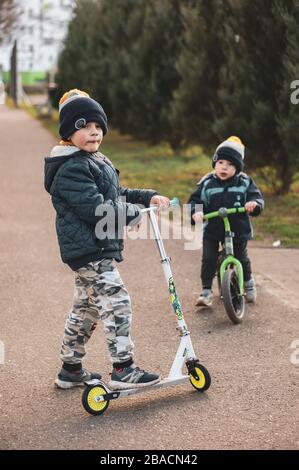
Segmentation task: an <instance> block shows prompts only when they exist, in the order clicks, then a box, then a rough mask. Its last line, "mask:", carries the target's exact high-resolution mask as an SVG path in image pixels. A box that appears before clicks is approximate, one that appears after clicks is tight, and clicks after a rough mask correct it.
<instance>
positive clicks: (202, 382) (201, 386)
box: [189, 363, 211, 392]
mask: <svg viewBox="0 0 299 470" xmlns="http://www.w3.org/2000/svg"><path fill="white" fill-rule="evenodd" d="M189 378H190V383H191V385H192V387H194V388H195V389H196V390H197V391H198V392H205V391H206V390H208V388H209V387H210V385H211V376H210V374H209V372H208V370H207V369H206V368H205V367H204V366H203V365H202V364H199V363H198V364H196V365H195V367H194V369H193V371H192V372H190V374H189Z"/></svg>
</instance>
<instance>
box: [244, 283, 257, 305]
mask: <svg viewBox="0 0 299 470" xmlns="http://www.w3.org/2000/svg"><path fill="white" fill-rule="evenodd" d="M244 288H245V293H246V297H245V298H246V301H247V302H255V301H256V287H255V282H254V279H253V277H251V279H249V281H246V282H244Z"/></svg>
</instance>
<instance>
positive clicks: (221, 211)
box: [203, 207, 246, 220]
mask: <svg viewBox="0 0 299 470" xmlns="http://www.w3.org/2000/svg"><path fill="white" fill-rule="evenodd" d="M244 212H246V209H245V207H231V208H229V209H228V208H227V207H220V209H219V210H218V211H214V212H209V213H208V214H204V216H203V219H204V220H209V219H214V218H215V217H220V218H221V219H224V217H227V216H228V215H231V214H237V213H239V214H240V213H244Z"/></svg>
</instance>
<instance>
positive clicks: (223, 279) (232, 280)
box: [203, 207, 246, 324]
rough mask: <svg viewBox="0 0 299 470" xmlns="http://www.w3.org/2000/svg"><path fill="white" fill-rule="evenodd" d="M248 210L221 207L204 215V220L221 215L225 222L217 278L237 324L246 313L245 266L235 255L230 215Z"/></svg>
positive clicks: (229, 314)
mask: <svg viewBox="0 0 299 470" xmlns="http://www.w3.org/2000/svg"><path fill="white" fill-rule="evenodd" d="M244 212H246V209H245V207H238V208H230V209H227V208H226V207H221V208H220V209H219V210H218V211H215V212H210V213H208V214H205V215H204V216H203V219H204V220H210V219H214V218H215V217H220V218H221V219H222V220H223V223H224V231H225V235H224V237H225V238H224V243H223V245H222V250H221V251H219V257H218V266H217V280H218V288H219V293H220V297H221V299H222V300H223V303H224V308H225V310H226V313H227V315H228V317H229V319H230V320H231V321H232V322H233V323H235V324H237V323H241V322H242V320H243V318H244V314H245V290H244V277H243V267H242V264H241V263H240V261H239V260H237V259H236V258H235V257H234V246H233V237H234V234H233V232H232V231H231V229H230V223H229V219H228V216H229V215H231V214H241V213H244Z"/></svg>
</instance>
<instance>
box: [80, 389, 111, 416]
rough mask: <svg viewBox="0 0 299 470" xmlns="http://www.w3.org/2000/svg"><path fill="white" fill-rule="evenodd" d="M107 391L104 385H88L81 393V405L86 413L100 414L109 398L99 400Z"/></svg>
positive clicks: (107, 403)
mask: <svg viewBox="0 0 299 470" xmlns="http://www.w3.org/2000/svg"><path fill="white" fill-rule="evenodd" d="M106 393H108V391H107V390H106V388H105V387H104V385H89V386H88V387H86V388H85V390H84V392H83V394H82V405H83V408H84V409H85V411H87V413H90V414H92V415H101V414H102V413H104V411H106V410H107V408H108V406H109V400H101V397H102V396H103V395H106Z"/></svg>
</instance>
